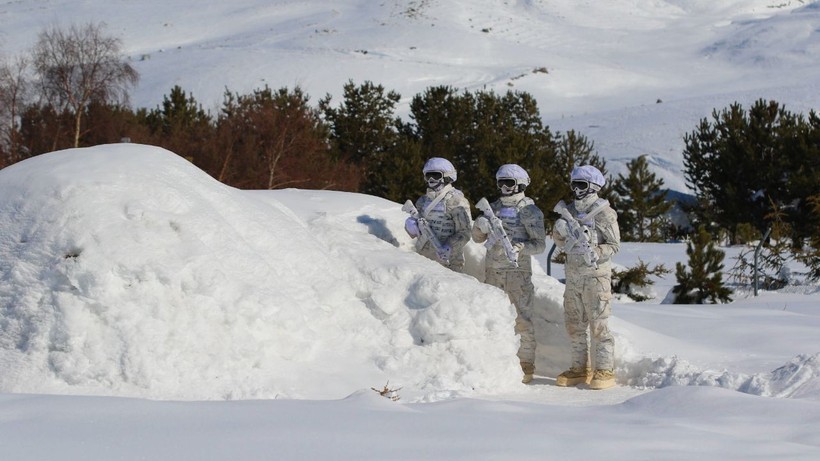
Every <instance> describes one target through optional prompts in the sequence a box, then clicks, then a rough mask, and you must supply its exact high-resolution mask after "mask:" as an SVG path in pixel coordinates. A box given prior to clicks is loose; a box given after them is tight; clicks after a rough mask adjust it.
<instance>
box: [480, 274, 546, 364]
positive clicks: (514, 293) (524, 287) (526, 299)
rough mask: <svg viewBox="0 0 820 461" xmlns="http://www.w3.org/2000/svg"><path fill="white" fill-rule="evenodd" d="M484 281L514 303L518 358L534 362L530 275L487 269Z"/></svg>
mask: <svg viewBox="0 0 820 461" xmlns="http://www.w3.org/2000/svg"><path fill="white" fill-rule="evenodd" d="M485 278H486V280H485V282H486V283H488V284H490V285H492V286H495V287H498V288H501V289H502V290H504V292H505V293H507V296H508V297H509V298H510V301H511V302H512V303H513V305H515V311H516V313H517V314H518V315H517V316H516V318H515V332H516V334H518V335H520V337H521V344H520V346H519V348H518V359H519V361H521V362H526V363H532V364H534V363H535V328H534V327H533V325H532V297H533V293H534V292H535V287H534V286H533V284H532V276H531V275H530V274H529V273H527V272H524V271H509V270H506V271H495V270H490V269H488V270H487V271H486V274H485Z"/></svg>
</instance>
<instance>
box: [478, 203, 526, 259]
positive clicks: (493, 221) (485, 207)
mask: <svg viewBox="0 0 820 461" xmlns="http://www.w3.org/2000/svg"><path fill="white" fill-rule="evenodd" d="M475 207H476V208H478V209H479V210H481V212H482V213H484V216H485V217H486V218H487V220H488V221H490V238H488V239H487V242H486V243H484V246H485V247H487V248H488V249H489V248H492V246H493V245H495V242H501V246H503V247H504V254H506V255H507V259H508V260H509V261H510V264H512V265H513V266H515V267H518V252H517V251H516V250H515V248H514V247H513V244H512V242H511V241H510V236H509V235H507V231H505V230H504V223H502V222H501V220H500V219H499V218H498V217H497V216H496V215H495V213H494V212H493V208H492V207H491V206H490V203H489V202H487V199H486V198H482V199H481V200H479V201H478V203H476V204H475Z"/></svg>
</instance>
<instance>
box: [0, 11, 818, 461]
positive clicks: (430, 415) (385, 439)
mask: <svg viewBox="0 0 820 461" xmlns="http://www.w3.org/2000/svg"><path fill="white" fill-rule="evenodd" d="M598 3H600V2H589V1H584V2H579V1H570V0H555V1H536V0H530V1H513V0H509V1H489V0H475V1H470V2H467V1H450V2H441V1H433V0H429V1H425V0H421V1H386V2H367V1H355V0H346V1H336V2H319V1H300V2H296V1H281V0H280V1H268V2H262V1H259V0H244V1H243V0H240V1H236V2H228V3H224V2H222V3H220V2H213V1H210V0H208V1H198V2H182V1H180V2H156V1H146V2H139V3H133V2H125V1H108V2H102V1H97V0H94V1H86V2H67V1H48V0H44V1H19V2H6V3H4V4H2V5H0V49H2V50H3V51H5V52H6V53H7V54H9V53H15V52H18V51H21V50H23V49H25V48H27V47H29V46H31V44H33V42H34V39H35V37H36V33H37V32H38V31H39V30H40V29H41V28H42V27H45V26H48V25H52V24H55V23H66V22H68V21H72V20H74V21H88V20H104V21H105V22H106V23H108V25H109V28H110V30H112V31H113V32H115V33H117V34H119V35H120V36H121V37H122V39H123V44H124V46H125V48H126V50H127V52H128V55H129V56H130V57H131V58H132V59H133V61H134V62H133V63H134V64H135V66H136V67H137V69H138V70H139V71H140V73H141V74H142V81H141V84H140V86H139V87H138V88H137V89H136V91H135V93H134V95H133V100H132V102H133V104H134V105H136V106H140V107H146V106H147V107H152V106H154V105H156V104H158V103H159V102H160V101H161V98H162V95H163V94H164V93H167V92H168V90H169V89H170V87H171V86H173V85H175V84H179V85H181V86H182V87H183V88H184V89H186V90H189V91H192V92H193V93H194V96H195V97H197V99H199V100H200V101H202V102H203V103H205V104H206V105H211V104H212V105H213V106H214V107H216V105H218V103H219V100H220V95H221V93H222V91H223V90H224V87H225V86H226V85H227V86H228V87H230V88H231V89H233V90H237V91H245V90H250V89H253V88H255V87H258V86H260V85H264V84H266V83H267V84H269V85H271V86H272V87H279V86H286V85H287V86H293V85H296V84H298V85H301V86H302V87H303V88H304V89H305V90H306V91H308V93H309V94H311V95H313V96H314V97H315V98H318V97H321V96H323V95H324V93H326V92H330V93H333V94H339V93H340V91H341V87H342V85H343V84H344V83H345V82H346V81H347V79H348V78H350V79H354V80H355V81H363V80H365V79H368V80H371V81H374V82H377V83H382V84H384V85H385V86H386V87H388V88H392V89H396V90H398V91H399V92H400V93H402V95H403V96H404V98H405V100H404V102H405V103H406V102H407V99H408V98H410V97H412V96H413V95H414V94H416V93H417V92H420V91H422V90H423V89H424V88H426V87H427V86H428V85H437V84H449V85H453V86H457V87H459V88H465V89H472V90H475V89H479V88H492V89H495V90H497V91H505V90H506V89H518V90H524V91H528V92H530V93H532V94H533V95H535V96H536V98H537V99H538V102H539V105H540V107H541V110H542V112H543V114H544V118H545V121H547V123H549V124H550V126H551V127H553V128H554V129H560V130H566V129H576V130H578V131H580V132H582V133H584V134H586V135H587V136H588V137H590V139H592V140H593V141H594V142H595V143H596V146H597V147H598V149H599V152H600V154H601V155H602V156H603V157H604V158H606V159H607V160H608V162H609V164H610V165H611V166H612V168H611V171H612V172H615V173H617V172H618V165H623V164H624V163H625V162H626V161H628V160H630V159H631V158H634V157H635V156H637V155H640V154H644V153H649V154H651V155H652V160H653V162H652V164H653V166H654V168H655V169H656V171H657V172H659V173H660V174H661V176H662V177H664V179H665V180H666V181H667V184H668V185H670V186H671V187H672V188H673V189H675V190H685V185H684V182H683V177H682V171H681V169H680V165H681V163H682V162H681V158H680V147H681V146H682V141H681V140H680V135H681V134H682V133H684V132H686V131H688V130H691V129H693V127H694V126H695V123H696V122H697V120H698V119H700V118H702V117H706V116H708V115H709V113H710V112H711V110H712V109H713V108H722V107H725V106H726V105H727V104H728V103H730V102H733V101H735V100H738V101H740V102H750V101H753V100H754V99H757V98H767V99H776V100H778V101H781V102H783V103H785V104H787V108H790V109H792V110H794V111H807V110H808V109H810V108H816V107H817V106H818V105H820V104H818V102H820V96H818V94H820V93H818V91H817V83H818V80H820V72H818V71H820V60H818V59H817V58H818V45H817V43H818V42H817V39H818V30H817V24H818V23H820V4H818V3H816V2H807V1H806V2H801V1H787V2H770V1H761V0H748V1H731V0H724V1H714V0H712V1H705V0H704V1H700V0H676V1H671V0H670V1H645V0H613V1H610V2H606V4H603V5H601V4H598ZM365 51H366V53H365ZM542 66H543V67H546V68H547V69H548V71H549V72H548V73H546V74H544V73H541V72H537V73H533V72H531V70H532V69H534V68H539V67H542ZM659 99H660V100H661V101H662V102H657V101H658V100H659ZM463 177H467V176H463ZM457 184H458V183H457ZM419 186H420V192H421V189H422V187H423V184H421V181H420V184H419ZM491 193H492V191H488V194H491ZM471 200H472V201H473V202H474V201H475V200H476V198H471ZM403 219H404V214H403V213H402V212H401V210H400V205H399V204H397V203H393V202H389V201H385V200H382V199H378V198H374V197H369V196H364V195H359V194H348V193H341V192H333V191H306V190H283V191H239V190H236V189H231V188H228V187H226V186H224V185H222V184H219V183H218V182H216V181H214V180H213V179H211V178H210V177H208V176H207V175H205V174H204V173H203V172H201V171H199V170H197V169H196V168H195V167H193V166H192V165H190V164H189V163H187V162H185V161H184V160H182V159H180V158H179V157H177V156H175V155H173V154H171V153H168V152H167V151H163V150H161V149H156V148H151V147H145V146H135V145H114V146H98V147H95V148H88V149H80V150H72V151H65V152H57V153H53V154H47V155H44V156H40V157H36V158H33V159H30V160H27V161H25V162H23V163H20V164H18V165H15V166H12V167H9V168H6V169H4V170H0V392H2V393H1V394H0V450H1V451H0V452H2V453H3V456H2V459H10V460H23V461H26V460H42V459H59V460H104V459H105V460H107V459H128V460H131V459H150V460H164V459H167V460H179V459H197V460H209V459H212V460H227V459H243V460H245V459H260V460H261V459H316V460H324V459H373V460H377V459H378V460H384V459H407V460H417V459H430V460H439V459H440V460H454V459H464V460H467V459H470V460H473V459H556V458H559V457H560V458H563V457H579V456H584V457H587V456H591V457H595V456H606V457H607V458H609V459H624V460H633V459H647V460H649V459H683V460H689V459H701V458H704V457H707V456H710V457H711V456H715V457H721V458H723V459H737V460H741V459H742V460H746V459H805V460H814V459H817V457H818V455H820V434H818V431H817V428H818V427H820V363H818V356H820V287H818V286H816V285H811V286H807V285H795V286H790V287H788V288H786V289H784V290H781V291H778V292H765V291H764V292H761V293H760V296H757V297H754V296H752V295H751V293H745V292H744V293H736V294H735V295H734V297H735V300H734V302H732V303H730V304H725V305H717V306H714V305H706V306H679V305H671V304H663V303H662V301H663V299H664V298H665V297H666V294H667V293H668V291H669V289H670V288H671V287H672V285H673V284H674V276H673V275H669V276H666V277H664V278H660V279H657V280H656V284H655V285H654V291H655V297H654V298H653V299H651V300H649V301H645V302H640V303H636V302H629V301H628V300H627V299H619V300H618V301H617V302H616V303H615V305H614V313H613V315H614V317H613V319H612V324H611V326H612V328H613V330H614V332H615V334H616V344H617V349H616V354H617V361H618V379H619V384H620V386H618V387H617V388H614V389H610V390H606V391H600V392H596V391H590V390H587V389H579V388H570V389H565V388H558V387H555V386H554V385H553V383H554V378H555V375H556V374H557V373H558V372H560V371H561V370H562V369H563V368H564V367H566V366H567V364H568V352H567V350H566V347H567V339H566V333H565V332H564V330H563V318H562V312H561V305H560V302H561V296H562V292H563V285H562V284H561V282H560V279H561V278H562V277H563V273H562V269H563V268H562V267H561V266H560V265H556V264H552V265H550V266H549V270H550V274H551V275H547V268H548V267H547V266H548V265H547V262H546V254H544V255H540V256H538V257H537V258H536V259H537V260H538V262H539V264H538V265H537V266H538V268H539V270H537V273H536V275H535V282H536V287H537V300H536V304H537V318H536V328H537V336H538V358H537V368H538V375H539V376H537V377H536V379H535V381H534V383H533V384H531V385H523V384H521V383H520V370H519V369H518V364H517V359H516V357H515V350H516V348H517V340H516V338H515V336H514V335H513V331H512V322H513V313H512V310H511V308H510V306H509V304H508V302H506V298H505V297H504V295H503V294H502V293H501V292H499V291H498V290H496V289H494V288H491V287H489V286H486V285H483V284H481V283H480V282H479V281H478V280H477V279H476V278H475V277H474V276H478V277H479V278H480V260H481V255H482V251H483V250H482V247H481V246H479V245H471V246H470V247H469V254H468V256H469V258H468V259H469V260H468V268H469V272H470V274H468V275H461V274H454V273H452V272H449V271H447V270H444V269H442V268H441V267H439V266H438V265H437V264H435V263H432V262H430V261H427V260H425V259H423V258H421V257H419V256H417V255H415V254H414V253H413V251H412V247H411V242H410V241H409V240H408V238H407V237H406V234H405V233H404V231H403V230H402V222H403ZM725 250H726V251H727V254H728V256H727V258H728V259H727V266H731V256H732V255H734V254H736V253H737V251H739V250H738V249H737V248H728V249H725ZM639 258H641V259H642V260H643V261H647V262H650V263H651V264H659V263H662V264H664V265H665V266H666V267H667V268H671V269H673V268H674V263H675V262H677V261H684V262H685V259H686V256H685V246H684V245H683V244H629V243H627V244H624V245H623V248H622V251H621V253H619V255H617V257H616V259H615V260H616V262H617V263H618V264H620V265H622V266H626V267H631V266H634V265H635V264H636V263H637V261H638V259H639ZM385 387H387V388H388V389H392V390H396V392H395V393H388V394H389V395H388V396H394V397H397V398H399V400H398V401H393V400H391V399H389V398H385V397H382V396H380V395H379V393H377V392H376V391H375V390H382V389H384V388H385ZM374 389H375V390H374Z"/></svg>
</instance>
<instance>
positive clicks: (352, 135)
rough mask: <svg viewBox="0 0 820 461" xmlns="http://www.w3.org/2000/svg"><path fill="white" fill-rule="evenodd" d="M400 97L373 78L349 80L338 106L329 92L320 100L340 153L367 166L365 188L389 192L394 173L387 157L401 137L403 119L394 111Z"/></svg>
mask: <svg viewBox="0 0 820 461" xmlns="http://www.w3.org/2000/svg"><path fill="white" fill-rule="evenodd" d="M400 98H401V96H400V95H399V94H398V93H396V92H394V91H385V89H384V87H383V86H382V85H375V84H373V83H372V82H370V81H366V82H364V83H363V84H361V85H355V84H354V83H353V81H348V83H347V84H345V86H344V99H343V101H342V102H341V104H340V105H339V107H338V108H333V107H331V106H330V101H331V98H330V96H329V95H328V96H326V97H325V98H324V99H322V100H321V101H320V102H319V109H320V110H321V111H322V112H323V113H324V117H325V120H326V121H327V122H328V124H329V125H330V127H331V133H330V139H331V141H332V142H333V143H334V145H335V147H336V149H337V151H338V153H339V155H340V157H341V158H342V159H345V160H349V161H352V162H353V163H355V164H356V165H359V166H360V167H361V168H362V170H363V175H364V178H363V181H362V185H361V191H362V192H365V193H368V194H373V195H377V196H380V197H386V196H387V191H388V189H389V186H388V185H387V184H388V182H389V181H390V176H391V174H392V172H391V171H390V169H389V164H390V163H392V161H391V160H390V159H388V158H387V157H388V156H389V155H392V154H391V152H394V151H393V147H394V146H395V145H396V143H397V141H398V139H397V138H398V131H399V124H400V121H399V119H398V118H397V117H396V116H395V115H394V111H395V107H396V103H398V101H399V99H400Z"/></svg>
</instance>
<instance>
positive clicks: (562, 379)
mask: <svg viewBox="0 0 820 461" xmlns="http://www.w3.org/2000/svg"><path fill="white" fill-rule="evenodd" d="M591 374H592V370H590V369H589V368H574V367H573V368H570V369H569V370H567V371H565V372H563V373H561V374H560V375H558V378H556V379H555V385H556V386H561V387H567V386H577V385H578V384H581V383H588V382H589V378H590V375H591Z"/></svg>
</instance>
